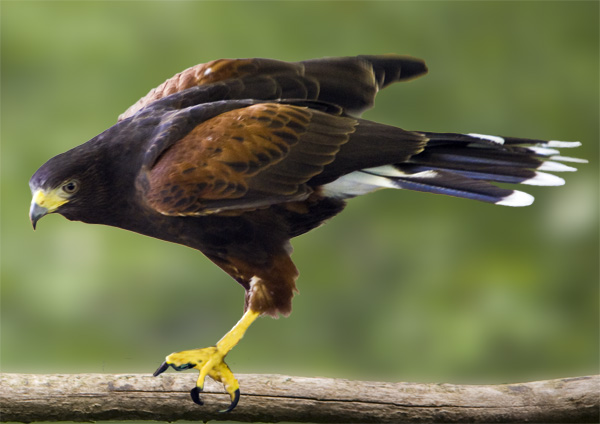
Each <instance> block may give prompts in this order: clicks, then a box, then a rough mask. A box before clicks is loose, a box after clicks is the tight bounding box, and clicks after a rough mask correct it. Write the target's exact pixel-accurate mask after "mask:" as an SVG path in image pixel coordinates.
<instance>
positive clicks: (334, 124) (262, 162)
mask: <svg viewBox="0 0 600 424" xmlns="http://www.w3.org/2000/svg"><path fill="white" fill-rule="evenodd" d="M355 125H356V121H355V120H354V119H351V118H345V117H341V116H334V115H329V114H326V113H323V112H320V111H316V110H312V109H309V108H307V107H301V106H293V105H288V104H278V103H262V104H256V105H252V106H249V107H246V108H242V109H236V110H232V111H229V112H226V113H223V114H221V115H219V116H216V117H214V118H212V119H209V120H208V121H205V122H203V123H201V124H199V125H198V126H197V127H195V128H194V129H193V130H192V131H191V132H190V133H188V134H187V135H186V136H185V137H183V138H182V139H181V140H179V141H177V142H176V143H174V144H173V145H172V146H171V147H170V148H169V149H167V150H166V151H165V152H164V153H163V154H162V155H161V156H160V157H159V158H158V160H157V161H156V163H155V164H154V165H153V166H152V167H151V169H150V170H149V171H148V174H147V182H148V184H147V188H146V189H145V193H144V194H145V197H146V201H147V203H148V204H149V205H150V206H151V207H152V208H154V209H156V210H157V211H158V212H160V213H162V214H165V215H205V214H211V213H219V212H225V211H229V213H233V212H243V211H247V210H251V209H256V208H261V207H267V206H269V205H272V204H275V203H281V202H289V201H297V200H303V199H304V198H306V197H307V196H308V195H309V194H310V193H311V192H312V189H311V188H310V187H308V186H307V185H306V184H305V183H306V182H307V181H308V180H309V179H310V178H312V177H313V176H315V175H317V174H319V173H320V172H322V171H323V168H324V166H325V165H327V164H329V163H331V162H332V161H333V160H334V159H335V155H336V154H337V152H338V151H339V149H340V146H341V145H342V144H344V143H346V142H347V141H348V138H349V135H350V134H351V133H352V132H354V126H355Z"/></svg>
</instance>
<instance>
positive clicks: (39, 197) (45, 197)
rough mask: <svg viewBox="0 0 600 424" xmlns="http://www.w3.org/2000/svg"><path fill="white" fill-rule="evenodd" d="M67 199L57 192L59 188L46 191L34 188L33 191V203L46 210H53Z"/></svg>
mask: <svg viewBox="0 0 600 424" xmlns="http://www.w3.org/2000/svg"><path fill="white" fill-rule="evenodd" d="M68 201H69V199H67V198H65V197H64V195H61V194H60V193H59V190H52V191H50V192H48V193H46V192H45V191H43V190H36V192H35V193H33V200H32V202H33V203H36V204H37V205H38V206H41V207H43V208H46V209H47V210H48V212H54V211H55V210H56V209H58V208H59V207H60V206H62V205H64V204H65V203H67V202H68Z"/></svg>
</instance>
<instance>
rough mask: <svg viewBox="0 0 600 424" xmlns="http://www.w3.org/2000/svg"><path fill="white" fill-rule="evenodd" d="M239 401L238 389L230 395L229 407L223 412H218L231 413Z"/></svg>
mask: <svg viewBox="0 0 600 424" xmlns="http://www.w3.org/2000/svg"><path fill="white" fill-rule="evenodd" d="M239 401H240V389H237V390H236V391H235V392H233V394H232V395H231V404H230V405H229V407H228V408H227V409H223V410H221V411H219V412H220V413H226V412H231V411H233V408H235V407H236V406H237V404H238V402H239Z"/></svg>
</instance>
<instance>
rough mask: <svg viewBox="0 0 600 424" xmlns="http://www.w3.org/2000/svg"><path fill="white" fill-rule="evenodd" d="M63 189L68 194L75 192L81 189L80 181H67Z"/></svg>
mask: <svg viewBox="0 0 600 424" xmlns="http://www.w3.org/2000/svg"><path fill="white" fill-rule="evenodd" d="M62 190H63V191H64V192H65V193H67V194H73V193H75V192H76V191H77V190H79V183H78V182H77V181H75V180H72V181H69V182H66V183H65V184H64V185H63V186H62Z"/></svg>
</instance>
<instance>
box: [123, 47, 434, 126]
mask: <svg viewBox="0 0 600 424" xmlns="http://www.w3.org/2000/svg"><path fill="white" fill-rule="evenodd" d="M426 72H427V68H426V66H425V63H424V62H423V61H422V60H420V59H416V58H412V57H408V56H400V55H382V56H356V57H341V58H330V57H329V58H328V57H326V58H322V59H313V60H306V61H303V62H283V61H279V60H273V59H262V58H255V59H219V60H214V61H212V62H208V63H203V64H199V65H196V66H193V67H191V68H188V69H186V70H184V71H182V72H180V73H178V74H176V75H175V76H173V77H172V78H170V79H168V80H166V81H165V82H164V83H162V84H161V85H159V86H158V87H156V88H154V89H152V90H150V92H149V93H148V94H146V95H145V96H144V97H142V98H141V99H140V100H139V101H138V102H136V103H135V104H134V105H132V106H131V107H130V108H129V109H127V110H126V111H125V112H124V113H123V114H121V116H119V121H121V120H123V119H126V118H128V117H130V116H133V115H134V114H136V113H137V112H138V111H140V110H141V109H143V108H145V107H147V106H149V105H151V104H153V103H155V102H156V101H158V100H160V99H163V98H165V97H169V96H171V95H174V94H176V93H181V92H184V91H186V90H190V89H193V88H194V87H196V88H198V87H203V88H207V89H208V90H206V91H205V90H196V91H195V92H194V93H193V94H192V93H190V95H189V96H186V98H185V99H182V105H185V107H187V106H190V104H189V101H195V102H207V101H217V100H239V99H256V100H277V99H301V100H319V101H322V102H328V103H332V104H335V105H338V106H340V107H341V108H342V109H344V111H345V112H346V113H348V114H351V115H358V114H360V113H362V112H363V111H364V110H366V109H368V108H370V107H372V106H373V102H374V99H375V95H376V94H377V91H378V90H380V89H381V88H384V87H386V86H387V85H389V84H392V83H395V82H398V81H403V80H408V79H411V78H414V77H417V76H420V75H422V74H424V73H426ZM212 86H214V87H212ZM217 86H218V89H217ZM210 87H212V88H214V90H211V89H210ZM215 95H216V96H217V97H215ZM196 104H199V103H196Z"/></svg>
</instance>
